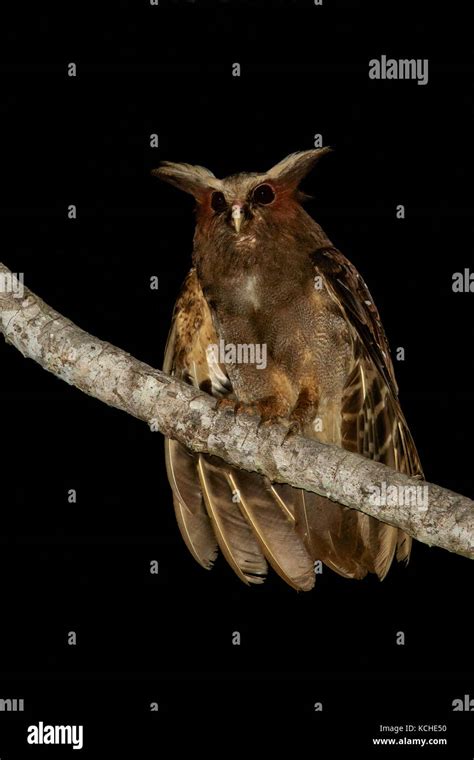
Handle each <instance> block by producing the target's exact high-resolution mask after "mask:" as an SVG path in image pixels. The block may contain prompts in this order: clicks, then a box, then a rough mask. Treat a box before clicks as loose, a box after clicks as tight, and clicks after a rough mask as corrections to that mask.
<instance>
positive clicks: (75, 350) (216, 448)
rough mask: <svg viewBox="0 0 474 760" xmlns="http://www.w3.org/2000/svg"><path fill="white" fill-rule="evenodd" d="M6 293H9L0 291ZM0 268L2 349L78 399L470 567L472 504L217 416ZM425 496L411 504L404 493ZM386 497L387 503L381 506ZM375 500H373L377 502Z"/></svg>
mask: <svg viewBox="0 0 474 760" xmlns="http://www.w3.org/2000/svg"><path fill="white" fill-rule="evenodd" d="M8 285H10V287H8ZM13 290H14V279H12V275H11V273H10V271H9V270H8V269H7V267H5V266H4V265H3V264H0V331H1V332H2V333H3V335H4V337H5V339H6V341H7V342H8V343H11V344H12V345H13V346H15V347H16V348H17V349H18V350H19V351H21V353H22V354H23V355H24V356H25V357H27V358H30V359H34V360H35V361H36V362H38V363H39V364H40V365H41V366H42V367H43V368H44V369H46V370H48V371H49V372H52V373H53V374H54V375H56V376H57V377H59V378H61V379H62V380H65V381H66V382H67V383H69V384H70V385H74V386H75V387H76V388H79V389H80V390H82V391H84V393H87V394H89V395H90V396H93V397H94V398H97V399H99V400H100V401H103V402H104V403H106V404H109V405H110V406H113V407H115V408H117V409H121V410H122V411H124V412H127V413H128V414H131V415H132V416H134V417H137V418H138V419H140V420H143V421H145V422H147V423H148V424H149V425H150V426H151V428H152V429H153V430H159V431H161V433H163V434H164V435H166V436H169V437H171V438H175V439H177V440H178V441H180V442H181V443H183V444H185V445H186V446H187V447H188V448H190V449H192V450H193V451H196V452H208V453H209V454H214V455H216V456H219V457H221V458H222V459H224V460H225V461H226V462H228V463H229V464H232V465H235V466H237V467H240V468H242V469H244V470H250V471H255V472H259V473H262V474H264V475H266V476H267V477H268V478H269V479H270V480H271V481H276V482H280V483H289V484H290V485H292V486H295V487H297V488H304V489H306V490H307V491H314V492H315V493H318V494H321V495H323V496H327V497H329V498H331V499H333V500H334V501H337V502H339V503H340V504H345V505H346V506H347V507H351V508H352V509H358V510H360V511H362V512H365V513H366V514H368V515H372V516H373V517H376V518H377V519H378V520H382V521H383V522H386V523H389V524H390V525H394V526H396V527H398V528H401V529H403V530H404V531H406V532H407V533H409V534H410V535H412V536H413V537H414V538H416V539H417V540H418V541H422V542H423V543H426V544H428V545H430V546H431V545H435V546H439V547H442V548H444V549H448V550H449V551H452V552H455V553H457V554H462V555H464V556H465V557H470V558H471V559H473V558H474V502H473V501H471V499H468V498H467V497H465V496H461V495H460V494H457V493H454V492H453V491H449V490H447V489H445V488H441V487H440V486H437V485H434V484H431V483H425V482H424V481H420V480H418V479H415V478H409V477H407V476H406V475H402V474H401V473H399V472H396V471H395V470H392V469H391V468H389V467H386V466H385V465H383V464H380V463H377V462H373V461H371V460H368V459H365V458H364V457H361V456H359V455H357V454H353V453H351V452H348V451H345V450H344V449H341V448H339V447H337V446H332V445H328V444H323V443H319V442H318V441H315V440H309V439H307V438H303V437H301V436H299V435H293V434H292V435H289V436H288V435H287V433H288V428H287V426H285V425H284V424H272V425H264V426H260V427H259V424H258V423H259V420H258V418H257V417H255V416H253V415H239V416H237V419H234V414H233V412H232V410H230V411H225V410H219V409H217V408H216V399H214V398H212V396H209V395H207V394H206V393H203V392H201V391H199V390H197V389H196V388H193V387H191V386H189V385H186V384H185V383H182V382H180V381H178V380H176V379H174V378H172V377H170V376H168V375H166V374H164V373H163V372H161V371H160V370H157V369H154V368H152V367H150V366H148V365H147V364H144V363H143V362H141V361H139V360H138V359H135V358H134V357H133V356H131V355H130V354H127V353H126V352H125V351H122V350H121V349H120V348H117V347H116V346H113V345H111V344H110V343H106V342H104V341H102V340H99V339H98V338H95V337H93V336H92V335H89V334H88V333H86V332H84V330H81V329H80V328H79V327H78V326H77V325H75V324H73V322H71V321H70V320H69V319H66V318H65V317H63V316H62V315H61V314H58V312H56V311H54V309H52V308H51V307H50V306H48V305H47V304H46V303H45V302H44V301H42V300H41V299H40V298H39V297H38V296H36V295H34V294H33V293H32V292H31V291H29V290H28V289H27V288H24V295H23V297H22V298H18V297H16V294H15V293H14V292H12V291H13ZM408 488H411V489H414V488H415V489H416V488H418V491H417V492H416V493H418V494H419V495H421V492H420V489H423V488H426V490H425V491H423V492H422V493H423V494H424V495H425V497H426V500H425V498H423V497H422V498H421V499H419V500H418V501H419V503H418V505H417V504H413V498H409V496H410V493H411V494H412V497H413V494H414V493H415V491H413V490H412V491H408V490H407V489H408ZM384 489H385V494H386V496H387V497H388V498H385V499H384V498H383V494H384ZM377 494H378V496H379V498H377V496H376V495H377Z"/></svg>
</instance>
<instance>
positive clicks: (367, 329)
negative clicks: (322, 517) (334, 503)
mask: <svg viewBox="0 0 474 760" xmlns="http://www.w3.org/2000/svg"><path fill="white" fill-rule="evenodd" d="M312 259H313V263H314V265H315V267H316V271H317V273H318V274H320V275H321V276H322V277H323V279H324V284H325V286H326V290H327V292H328V293H329V295H330V296H331V297H332V298H333V300H334V301H335V302H336V303H337V305H338V306H339V308H340V309H341V310H342V311H343V313H344V314H345V317H346V320H347V323H348V325H349V328H350V331H351V334H352V341H353V359H354V362H353V368H352V372H351V374H350V376H349V378H348V380H347V383H346V387H345V389H344V397H343V406H342V441H343V444H342V445H343V447H344V448H347V449H350V450H351V451H356V452H358V453H359V454H362V455H363V456H365V457H368V458H370V459H375V460H376V461H378V462H383V464H386V465H388V466H390V467H393V468H394V469H396V470H399V471H400V472H404V473H406V474H407V475H422V474H423V471H422V469H421V464H420V460H419V457H418V453H417V450H416V447H415V444H414V442H413V438H412V436H411V433H410V431H409V429H408V425H407V422H406V420H405V417H404V415H403V412H402V410H401V407H400V403H399V400H398V386H397V383H396V380H395V373H394V370H393V364H392V360H391V358H390V349H389V346H388V341H387V338H386V335H385V331H384V329H383V327H382V323H381V321H380V317H379V313H378V311H377V308H376V306H375V304H374V302H373V299H372V296H371V295H370V292H369V289H368V287H367V285H366V284H365V282H364V280H363V279H362V277H361V276H360V274H359V273H358V271H357V270H356V268H355V267H354V266H353V265H352V264H351V263H350V261H348V260H347V259H346V258H345V256H343V254H342V253H341V252H340V251H338V250H337V249H336V248H333V247H328V248H322V249H319V250H317V251H316V252H315V253H314V254H313V256H312Z"/></svg>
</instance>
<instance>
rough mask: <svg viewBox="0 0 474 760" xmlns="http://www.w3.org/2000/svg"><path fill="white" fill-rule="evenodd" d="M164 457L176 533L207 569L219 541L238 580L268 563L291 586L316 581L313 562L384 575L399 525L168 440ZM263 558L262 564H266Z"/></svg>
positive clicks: (262, 571) (347, 572) (258, 579)
mask: <svg viewBox="0 0 474 760" xmlns="http://www.w3.org/2000/svg"><path fill="white" fill-rule="evenodd" d="M165 450H166V465H167V470H168V477H169V479H170V483H171V485H172V488H173V501H174V506H175V512H176V517H177V521H178V525H179V528H180V530H181V534H182V536H183V538H184V541H185V542H186V545H187V547H188V549H189V551H190V552H191V554H192V555H193V557H194V558H195V559H196V560H197V562H199V563H200V564H201V565H202V566H203V567H205V568H206V569H210V568H211V567H212V565H213V563H214V560H215V558H216V556H217V552H218V548H220V549H221V551H222V553H223V555H224V557H225V558H226V560H227V562H228V563H229V565H230V566H231V567H232V569H233V570H234V572H235V573H236V574H237V575H238V577H239V578H240V579H241V580H242V581H244V583H247V584H249V583H263V581H264V580H265V577H266V575H267V572H268V564H270V565H271V566H272V568H273V569H274V570H275V571H276V572H277V573H278V575H280V577H281V578H282V579H283V580H284V581H286V583H288V584H289V585H290V586H292V587H293V588H295V589H297V590H302V591H308V590H310V589H311V588H312V587H313V586H314V581H315V574H314V562H315V561H316V560H320V561H322V562H323V563H324V564H325V565H326V566H327V567H329V568H331V569H332V570H334V571H335V572H336V573H338V574H339V575H342V576H344V577H345V578H363V577H364V576H365V575H367V573H368V572H372V573H377V574H378V575H379V577H380V578H383V577H384V576H385V574H386V572H387V570H388V568H389V567H390V564H391V562H392V559H393V556H394V553H395V550H396V549H397V542H398V545H399V546H398V550H399V553H400V552H401V551H403V547H402V545H401V544H400V540H399V531H397V529H396V528H391V527H390V526H388V525H384V524H383V523H380V522H379V521H377V520H374V518H371V517H369V516H368V515H364V514H362V513H359V512H356V511H355V510H351V509H348V508H347V507H344V506H341V505H339V504H336V503H334V502H332V501H330V500H329V499H326V498H324V497H322V496H318V495H317V494H312V493H308V492H306V491H302V490H300V489H297V488H292V487H291V486H289V485H284V484H273V485H272V484H271V483H270V482H269V481H268V480H267V479H266V478H264V477H263V476H261V475H258V474H257V473H251V472H244V471H243V470H236V469H234V468H232V467H230V466H229V465H227V464H226V463H225V462H223V461H222V460H220V459H218V458H217V457H211V456H207V455H195V454H192V453H191V452H189V451H188V450H187V449H186V448H185V447H184V446H182V445H181V444H180V443H177V442H176V441H171V440H167V441H166V446H165ZM267 563H268V564H267Z"/></svg>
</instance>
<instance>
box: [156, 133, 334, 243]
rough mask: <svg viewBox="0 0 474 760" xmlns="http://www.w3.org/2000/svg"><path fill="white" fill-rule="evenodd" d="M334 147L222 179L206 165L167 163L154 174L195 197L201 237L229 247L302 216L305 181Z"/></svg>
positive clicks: (307, 151)
mask: <svg viewBox="0 0 474 760" xmlns="http://www.w3.org/2000/svg"><path fill="white" fill-rule="evenodd" d="M330 150H331V149H330V148H319V149H314V150H306V151H301V152H299V153H292V154H290V155H289V156H287V157H286V158H284V159H283V161H280V162H279V163H278V164H276V165H275V166H273V167H272V168H271V169H270V170H269V171H267V172H265V173H261V174H260V173H247V172H245V173H242V174H233V175H231V176H229V177H225V178H224V179H218V178H217V177H215V176H214V174H213V173H212V172H211V171H209V169H205V168H204V167H202V166H193V165H191V164H175V163H171V162H168V161H165V162H163V163H162V164H161V166H160V167H159V168H158V169H154V170H153V171H152V174H153V175H154V176H156V177H159V178H160V179H163V180H165V181H166V182H169V183H171V184H172V185H175V187H178V188H180V189H181V190H184V191H185V192H187V193H190V194H191V195H193V196H194V198H195V199H196V201H197V209H196V210H197V224H198V229H199V232H200V234H203V235H205V236H209V237H211V236H218V237H221V238H225V239H226V240H227V242H230V243H231V242H233V241H234V242H236V241H238V240H239V238H243V237H255V235H257V234H258V232H259V231H260V230H262V229H266V228H268V227H271V229H272V231H275V228H276V227H278V226H281V225H283V226H284V225H285V224H288V223H289V222H290V221H291V220H293V219H294V218H295V216H297V215H298V213H301V212H302V209H301V200H302V199H303V198H304V197H305V196H304V194H303V193H301V192H300V190H299V185H300V182H301V181H302V179H303V178H304V177H305V176H306V175H307V174H308V172H309V171H310V170H311V169H312V167H313V166H314V165H315V164H316V162H317V161H318V160H319V159H320V158H321V156H323V155H324V154H325V153H328V152H329V151H330Z"/></svg>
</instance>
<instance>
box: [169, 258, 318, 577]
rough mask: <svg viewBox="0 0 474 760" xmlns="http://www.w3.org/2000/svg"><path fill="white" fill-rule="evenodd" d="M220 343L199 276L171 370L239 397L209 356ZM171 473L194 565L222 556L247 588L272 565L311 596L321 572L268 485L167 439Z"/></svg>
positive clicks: (174, 343)
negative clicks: (219, 554) (315, 569)
mask: <svg viewBox="0 0 474 760" xmlns="http://www.w3.org/2000/svg"><path fill="white" fill-rule="evenodd" d="M217 343H218V336H217V335H216V332H215V329H214V326H213V323H212V317H211V313H210V311H209V307H208V305H207V302H206V300H205V298H204V296H203V293H202V290H201V288H200V285H199V282H198V279H197V276H196V274H195V271H194V270H191V271H190V273H189V274H188V276H187V278H186V280H185V283H184V286H183V289H182V291H181V294H180V296H179V298H178V301H177V303H176V306H175V310H174V314H173V321H172V326H171V330H170V334H169V337H168V342H167V346H166V351H165V361H164V370H165V372H168V373H171V374H174V375H176V376H177V377H179V378H180V379H182V380H184V381H185V382H188V383H190V384H192V385H195V386H196V387H199V388H201V389H202V390H205V391H206V392H207V393H211V394H212V395H214V396H217V397H219V396H220V397H222V396H230V397H233V394H232V387H231V383H230V381H229V378H228V376H227V373H226V371H225V366H224V365H221V364H218V363H216V362H215V361H214V358H213V357H214V354H213V352H209V351H207V347H208V346H209V345H210V344H211V345H212V344H214V345H215V344H217ZM165 447H166V466H167V472H168V478H169V481H170V483H171V487H172V490H173V501H174V506H175V511H176V517H177V521H178V525H179V527H180V530H181V533H182V536H183V538H184V540H185V542H186V545H187V546H188V548H189V550H190V552H191V553H192V554H193V556H194V558H195V559H196V560H197V561H198V562H199V563H200V564H201V565H202V566H203V567H205V568H210V567H212V564H213V562H214V559H215V558H216V555H217V549H218V547H219V548H220V549H221V551H222V553H223V554H224V556H225V558H226V559H227V561H228V563H229V565H230V566H231V567H232V569H233V570H234V571H235V572H236V574H237V575H238V576H239V578H241V580H243V581H244V582H245V583H261V582H262V581H263V580H264V578H265V575H266V573H267V562H268V563H269V564H271V566H272V567H273V568H274V570H276V572H277V573H278V574H279V575H280V576H281V577H282V578H283V579H284V580H285V581H286V582H287V583H289V584H290V585H292V586H293V587H294V588H297V589H305V590H307V589H309V588H311V587H312V586H313V584H314V566H313V562H312V560H311V557H310V555H309V553H308V551H307V549H306V548H305V545H304V542H303V540H302V538H301V537H300V536H299V535H298V533H297V532H296V531H295V518H294V516H293V514H292V513H291V512H290V511H289V510H288V508H286V506H285V504H284V502H283V501H282V499H281V498H280V497H279V496H278V494H277V493H276V491H275V490H274V489H273V487H272V485H271V484H270V483H269V481H268V480H267V479H265V478H263V477H262V476H261V475H257V474H256V473H250V472H244V471H242V470H236V469H235V468H232V467H230V466H229V465H227V464H226V463H225V462H223V461H222V460H220V459H218V458H216V457H211V456H208V455H204V454H193V453H192V452H189V451H188V450H187V449H186V448H185V447H184V446H182V445H181V444H180V443H178V442H177V441H173V440H169V439H167V440H166V442H165Z"/></svg>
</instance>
